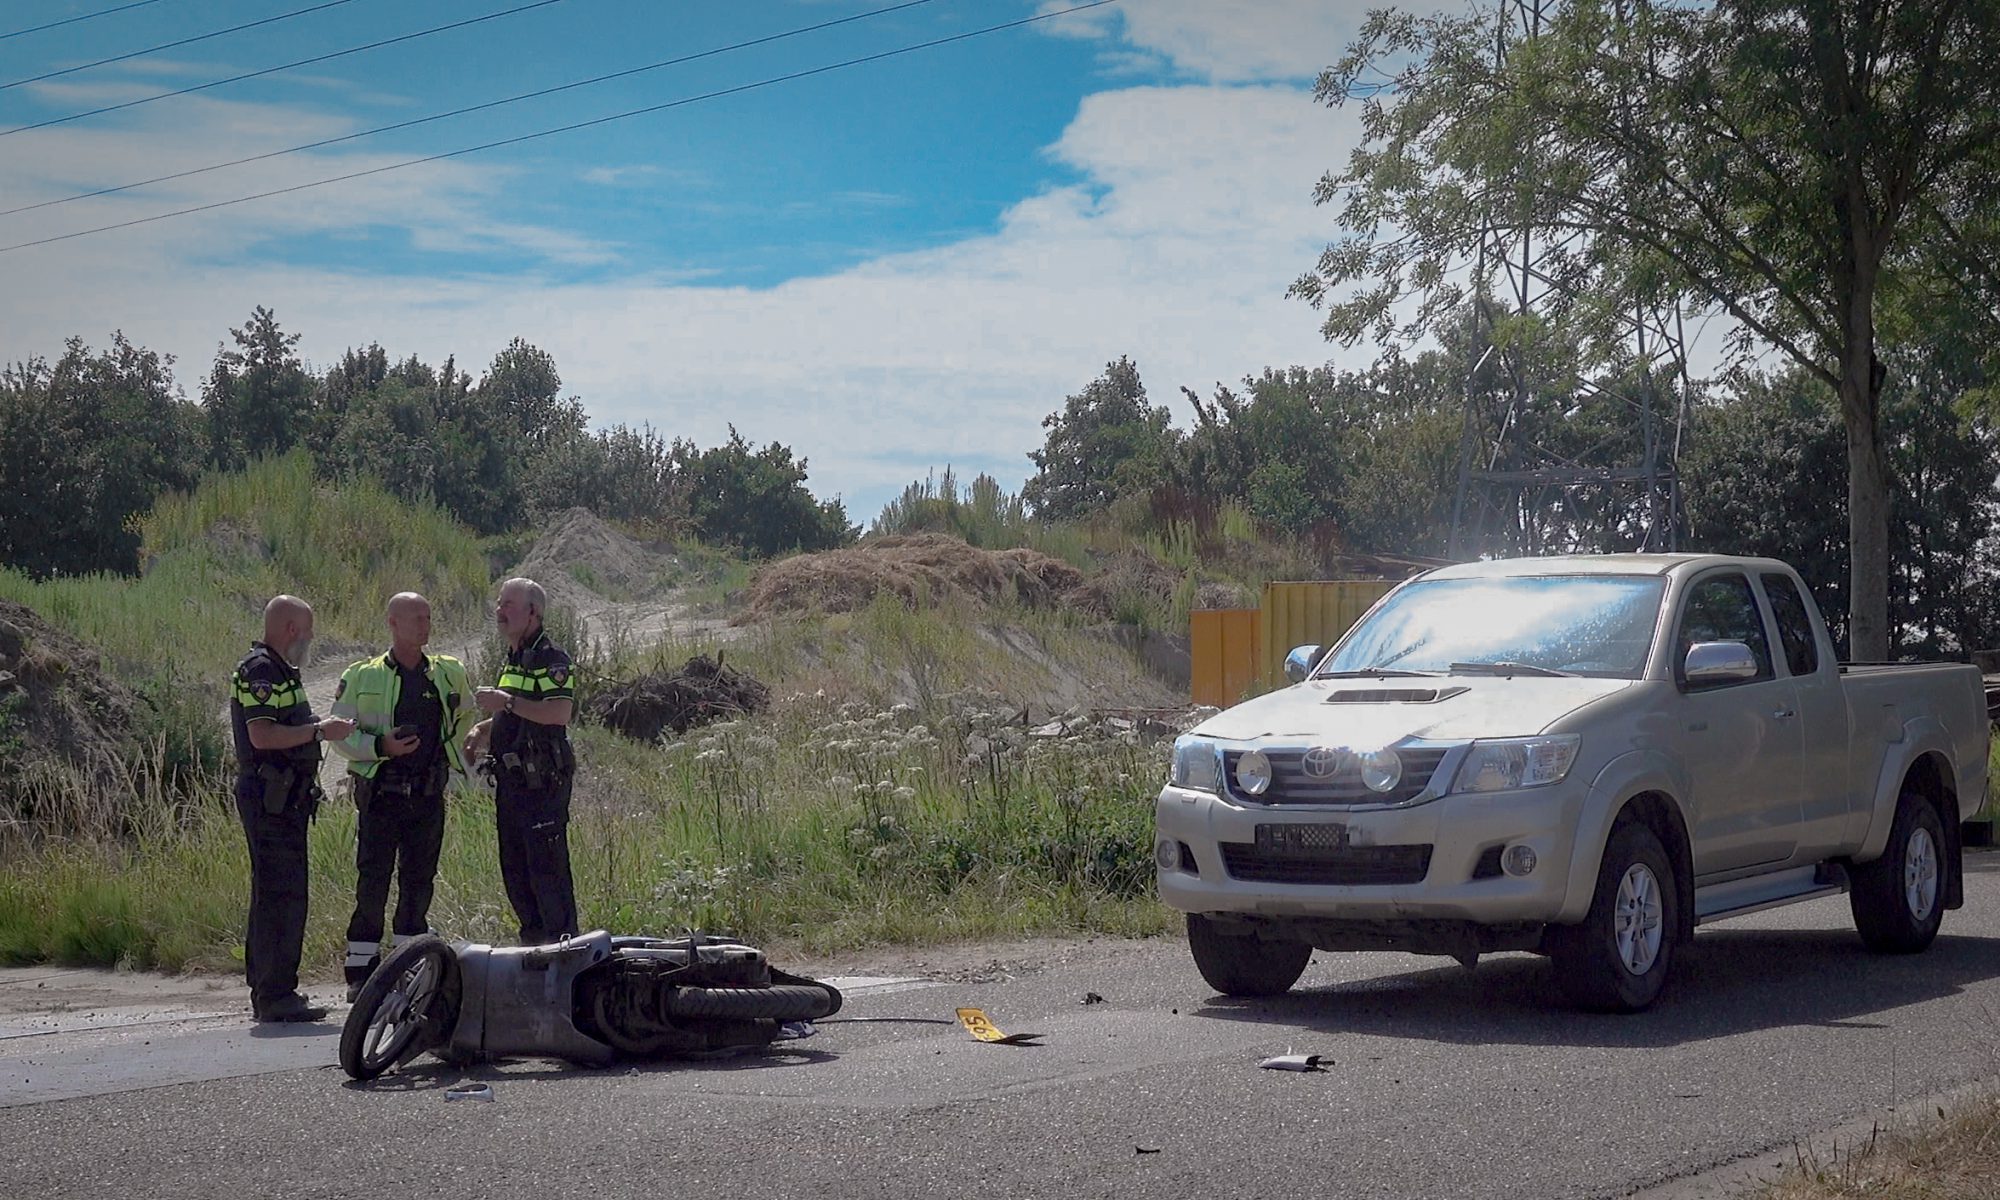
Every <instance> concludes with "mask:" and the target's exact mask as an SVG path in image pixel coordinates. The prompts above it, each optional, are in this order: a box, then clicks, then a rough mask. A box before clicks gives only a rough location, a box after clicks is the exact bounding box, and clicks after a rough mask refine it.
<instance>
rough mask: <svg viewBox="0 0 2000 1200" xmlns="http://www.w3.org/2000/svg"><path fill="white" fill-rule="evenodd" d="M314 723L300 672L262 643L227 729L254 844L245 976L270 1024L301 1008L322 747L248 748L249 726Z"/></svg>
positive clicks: (243, 666)
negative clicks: (310, 846)
mask: <svg viewBox="0 0 2000 1200" xmlns="http://www.w3.org/2000/svg"><path fill="white" fill-rule="evenodd" d="M252 721H276V722H277V723H278V724H280V725H311V724H314V723H315V718H314V717H313V712H312V707H311V706H310V705H309V704H307V703H306V692H305V687H304V685H303V684H302V683H301V682H300V680H299V672H298V668H296V667H294V666H292V665H291V664H290V663H288V662H286V661H285V660H284V659H283V658H281V657H280V656H279V655H278V653H277V651H275V650H273V649H271V647H269V646H267V645H265V644H264V643H262V642H252V643H251V644H250V653H249V654H247V655H245V656H244V658H243V661H242V662H240V663H238V664H237V665H236V674H235V675H234V676H233V677H232V678H231V680H230V697H229V724H230V730H231V732H232V733H233V734H234V736H235V739H236V812H237V815H238V816H240V817H241V818H242V820H243V834H244V837H245V838H247V839H248V840H249V843H250V918H249V922H248V927H247V929H246V930H245V934H244V942H243V974H244V976H245V978H246V979H247V980H248V982H249V984H250V1006H251V1008H252V1010H254V1011H255V1012H256V1013H257V1015H259V1016H264V1015H265V1014H267V1013H270V1012H272V1011H273V1010H274V1009H277V1008H282V1007H283V1006H285V1005H287V1004H291V1003H295V1002H296V1001H295V997H296V996H297V994H298V986H299V953H300V948H301V946H302V945H303V943H304V941H305V932H306V825H307V824H308V823H309V822H310V821H311V820H312V817H313V815H314V814H315V813H316V812H317V811H318V809H319V797H320V790H319V755H320V747H319V742H318V741H317V740H315V741H311V742H307V743H306V744H305V745H303V746H299V747H296V748H294V749H291V750H259V749H257V748H256V747H255V746H252V745H251V744H250V728H249V727H250V722H252Z"/></svg>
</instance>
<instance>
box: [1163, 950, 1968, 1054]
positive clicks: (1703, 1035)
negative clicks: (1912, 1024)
mask: <svg viewBox="0 0 2000 1200" xmlns="http://www.w3.org/2000/svg"><path fill="white" fill-rule="evenodd" d="M1680 954H1681V957H1680V959H1679V961H1678V962H1677V963H1676V964H1675V967H1674V972H1675V974H1674V978H1673V980H1672V981H1671V982H1670V983H1669V984H1668V987H1667V991H1666V994H1665V995H1664V996H1663V997H1662V998H1661V1000H1660V1002H1659V1003H1658V1004H1657V1005H1656V1006H1655V1007H1654V1008H1653V1009H1652V1010H1650V1011H1648V1012H1644V1013H1638V1014H1634V1015H1624V1016H1621V1015H1609V1014H1600V1013H1585V1012H1578V1011H1576V1010H1574V1009H1571V1008H1568V1007H1566V1006H1565V1004H1564V1002H1563V1000H1562V998H1561V994H1560V992H1559V991H1558V989H1557V987H1556V984H1555V979H1554V976H1553V974H1552V972H1551V968H1550V965H1549V963H1548V962H1547V961H1546V960H1544V959H1539V958H1533V957H1530V956H1526V955H1508V956H1506V957H1504V958H1492V959H1487V960H1485V961H1484V962H1482V963H1481V964H1480V966H1479V967H1478V968H1477V969H1476V970H1472V971H1468V970H1466V969H1465V968H1463V967H1460V966H1456V965H1449V966H1442V967H1438V968H1435V969H1429V970H1419V971H1409V972H1405V973H1402V974H1398V975H1383V976H1377V977H1375V978H1372V979H1365V980H1358V981H1355V982H1350V983H1339V984H1334V985H1332V986H1329V987H1320V988H1300V989H1297V990H1295V991H1293V992H1290V993H1288V994H1286V995H1284V996H1278V997H1273V998H1270V999H1265V1000H1239V999H1232V998H1229V997H1222V996H1218V997H1215V998H1213V999H1211V1000H1209V1001H1208V1002H1207V1003H1206V1004H1205V1005H1204V1006H1203V1007H1202V1008H1200V1009H1198V1010H1196V1012H1195V1014H1194V1015H1196V1016H1199V1017H1206V1018H1211V1019H1215V1020H1224V1021H1253V1022H1264V1023H1269V1024H1273V1025H1289V1026H1296V1027H1298V1028H1301V1029H1311V1030H1315V1031H1319V1032H1326V1033H1331V1032H1351V1033H1372V1034H1379V1035H1381V1036H1384V1037H1407V1038H1421V1039H1424V1040H1427V1041H1438V1042H1453V1043H1466V1044H1502V1045H1505V1044H1515V1045H1526V1046H1543V1045H1565V1046H1568V1045H1583V1046H1630V1047H1647V1046H1674V1045H1679V1044H1681V1043H1684V1042H1695V1041H1702V1040H1706V1039H1709V1038H1716V1037H1726V1036H1728V1035H1730V1034H1736V1033H1746V1032H1750V1031H1754V1030H1759V1029H1769V1028H1777V1027H1782V1026H1789V1025H1821V1026H1828V1027H1835V1028H1860V1029H1866V1028H1880V1027H1882V1026H1883V1025H1884V1024H1885V1022H1884V1021H1883V1020H1882V1019H1881V1017H1882V1014H1884V1013H1887V1012H1890V1011H1893V1010H1895V1009H1897V1008H1901V1007H1904V1006H1906V1005H1911V1004H1918V1003H1921V1002H1923V1001H1927V1000H1936V999H1939V998H1942V997H1945V996H1950V995H1954V994H1957V993H1958V992H1961V991H1963V990H1964V989H1965V988H1967V987H1968V986H1971V985H1974V984H1979V983H1984V982H1986V981H1988V980H1992V979H1995V978H2000V939H1994V938H1985V937H1966V936H1951V935H1944V936H1940V937H1939V938H1938V940H1937V941H1936V942H1935V943H1933V944H1932V946H1931V948H1930V949H1929V950H1928V951H1926V952H1925V953H1923V954H1918V955H1907V956H1893V955H1874V954H1869V953H1867V952H1866V951H1864V950H1863V949H1862V948H1861V946H1860V944H1859V943H1858V942H1857V941H1856V939H1855V936H1854V934H1853V933H1851V932H1847V931H1844V930H1843V931H1834V930H1809V931H1796V930H1791V931H1775V930H1742V931H1730V930H1715V931H1708V932H1704V933H1702V934H1700V935H1698V936H1697V937H1696V938H1695V940H1694V944H1693V945H1692V946H1685V947H1682V948H1681V951H1680ZM1324 956H1325V952H1321V953H1320V954H1319V955H1316V956H1315V957H1316V958H1323V957H1324Z"/></svg>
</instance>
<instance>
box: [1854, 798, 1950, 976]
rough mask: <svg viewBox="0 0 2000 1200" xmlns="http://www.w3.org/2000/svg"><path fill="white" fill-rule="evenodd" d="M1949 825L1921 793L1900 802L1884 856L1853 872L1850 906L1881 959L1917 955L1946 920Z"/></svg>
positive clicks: (1868, 943) (1857, 925) (1864, 936)
mask: <svg viewBox="0 0 2000 1200" xmlns="http://www.w3.org/2000/svg"><path fill="white" fill-rule="evenodd" d="M1944 861H1945V858H1944V826H1943V825H1941V824H1939V823H1938V815H1937V809H1936V808H1934V807H1932V806H1931V802H1930V801H1929V800H1927V799H1925V798H1924V796H1923V795H1921V794H1920V793H1918V792H1914V791H1909V790H1905V791H1904V792H1903V794H1902V795H1901V796H1900V797H1898V798H1897V800H1896V823H1895V825H1893V826H1891V827H1890V829H1889V844H1888V845H1887V846H1884V847H1883V848H1882V857H1880V858H1878V859H1876V860H1875V861H1874V862H1871V863H1863V864H1861V865H1860V866H1858V867H1854V868H1852V869H1851V871H1850V872H1849V877H1850V878H1851V879H1852V881H1853V885H1852V888H1851V890H1850V891H1849V892H1848V894H1847V903H1848V906H1849V907H1850V908H1852V909H1853V910H1854V928H1855V929H1857V930H1859V931H1860V932H1861V943H1862V945H1864V946H1867V947H1868V948H1869V949H1870V950H1872V951H1874V952H1875V953H1877V954H1915V953H1916V952H1918V951H1919V950H1922V949H1924V948H1925V947H1926V946H1929V945H1930V944H1931V942H1932V940H1933V939H1935V938H1936V937H1937V932H1938V925H1939V924H1940V923H1942V922H1943V920H1944V884H1945V879H1944V871H1945V867H1944Z"/></svg>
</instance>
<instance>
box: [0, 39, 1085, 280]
mask: <svg viewBox="0 0 2000 1200" xmlns="http://www.w3.org/2000/svg"><path fill="white" fill-rule="evenodd" d="M1116 3H1118V0H1089V2H1088V3H1085V4H1077V5H1073V6H1071V7H1069V8H1058V9H1053V10H1051V11H1048V12H1040V13H1036V14H1035V15H1033V16H1029V17H1021V18H1019V19H1017V20H1013V21H1003V22H1001V23H1000V24H998V25H988V26H985V27H984V28H981V29H972V30H967V31H966V32H964V33H954V34H951V35H949V36H947V37H941V38H932V39H931V40H930V41H927V42H917V43H915V44H913V45H909V46H899V47H897V48H896V49H894V50H882V51H879V52H877V53H874V54H864V55H861V56H860V57H858V58H849V59H843V60H842V61H840V62H837V63H828V64H827V65H825V66H819V67H808V68H806V69H805V70H803V71H792V72H790V73H788V74H784V75H774V76H772V77H770V78H768V79H760V80H757V81H756V82H754V83H740V84H737V85H736V86H734V87H726V88H718V89H716V90H715V91H712V92H703V93H701V94H699V95H695V96H683V97H682V98H681V99H679V100H669V101H667V102H665V103H663V104H649V105H647V106H646V107H644V108H632V109H627V110H625V111H624V112H618V113H612V114H611V115H609V116H604V117H593V118H591V119H590V120H588V121H576V122H573V123H572V124H569V125H558V126H556V127H555V128H553V129H542V130H537V131H536V132H534V133H523V134H517V135H516V136H514V137H510V138H501V139H500V140H498V141H493V142H482V143H481V144H479V145H477V146H466V147H464V148H463V149H459V150H447V151H445V152H444V153H442V154H429V155H425V156H424V157H422V158H411V159H405V160H404V161H402V162H396V163H389V164H387V165H385V166H380V167H370V168H369V169H367V170H365V171H350V172H348V173H347V174H345V175H335V176H332V177H330V178H327V179H316V180H313V181H312V182H310V183H295V184H292V185H291V186H290V187H281V188H272V189H271V190H270V191H267V192H257V193H255V194H254V195H249V196H237V197H235V198H234V199H230V200H215V201H212V202H210V203H208V204H197V205H194V206H192V207H189V208H178V209H174V210H173V211H172V212H163V213H155V214H154V215H152V216H150V217H135V218H134V219H132V220H130V221H119V222H117V223H116V224H112V225H99V226H97V227H96V228H94V229H79V230H76V231H75V232H73V233H59V234H56V235H55V236H53V237H45V238H36V239H35V240H33V241H29V242H16V243H14V244H13V245H11V246H0V254H9V253H12V252H13V251H16V250H27V249H29V248H31V247H34V246H47V245H49V244H51V243H54V242H66V241H69V240H70V239H71V238H80V237H88V236H90V235H91V234H96V233H110V232H111V231H113V230H116V229H130V228H132V227H133V226H135V225H150V224H152V223H153V222H155V221H165V220H168V219H170V218H173V217H185V216H189V215H191V214H193V213H201V212H209V211H212V210H214V209H218V208H228V207H230V206H232V205H236V204H248V203H249V202H251V201H252V200H268V199H270V198H271V197H273V196H286V195H290V194H291V193H293V192H303V191H306V190H308V189H311V188H316V187H325V186H326V185H328V184H332V183H345V182H347V181H348V180H351V179H365V178H367V177H368V176H370V175H382V174H386V173H388V172H390V171H400V170H402V169H403V168H405V167H416V166H422V165H423V164H425V163H434V162H440V161H442V160H444V159H448V158H460V157H463V156H465V155H467V154H477V153H479V152H480V151H483V150H497V149H499V148H501V147H503V146H517V145H520V144H521V143H523V142H532V141H536V140H538V139H540V138H546V137H554V136H556V135H557V134H562V133H574V132H576V131H577V130H579V129H591V128H595V127H596V126H599V125H609V124H611V123H612V122H613V121H623V120H626V119H628V118H631V117H639V116H645V115H647V114H649V113H657V112H665V111H667V110H668V109H672V108H682V107H685V106H687V105H690V104H699V103H701V102H702V101H705V100H717V99H721V98H722V97H724V96H734V95H738V94H740V93H743V92H752V91H756V90H757V89H759V88H767V87H772V86H774V85H776V84H780V83H791V82H793V81H795V80H800V79H809V78H811V77H813V76H815V75H825V74H827V73H829V72H832V71H840V70H844V69H846V68H848V67H858V66H861V65H863V64H865V63H872V62H881V61H882V60H884V59H889V58H897V57H900V56H902V55H905V54H914V53H916V52H917V51H919V50H933V49H936V48H937V47H939V46H948V45H951V44H952V43H954V42H963V41H969V40H970V39H972V38H976V37H984V36H986V35H988V34H993V33H1001V32H1003V31H1005V30H1009V29H1019V28H1021V27H1023V26H1026V25H1033V24H1036V23H1037V22H1041V21H1048V20H1053V19H1054V18H1056V17H1066V16H1069V15H1070V14H1071V13H1079V12H1084V11H1086V10H1089V9H1093V8H1103V7H1105V6H1106V5H1108V4H1116Z"/></svg>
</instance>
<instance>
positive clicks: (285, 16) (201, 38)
mask: <svg viewBox="0 0 2000 1200" xmlns="http://www.w3.org/2000/svg"><path fill="white" fill-rule="evenodd" d="M352 3H354V0H326V2H325V3H323V4H314V5H311V6H309V7H306V8H295V9H293V10H292V11H291V12H284V13H279V14H277V15H276V16H272V17H264V18H261V19H259V20H255V21H246V22H244V23H243V24H241V25H231V26H230V27H229V28H227V29H217V30H215V31H213V32H211V33H197V34H195V35H194V36H193V37H184V38H182V39H180V40H179V41H177V42H164V43H162V44H160V45H158V46H148V47H146V48H145V49H144V50H134V51H132V52H131V53H129V54H114V55H112V56H111V57H110V58H100V59H98V60H97V61H96V62H87V63H84V64H83V65H81V66H76V67H64V68H63V69H62V70H60V71H50V72H49V73H47V74H46V75H36V76H34V77H33V78H30V79H16V80H15V81H14V82H12V83H0V92H4V91H6V90H7V89H8V88H17V87H20V86H21V85H23V84H28V83H40V82H41V81H42V80H44V79H54V78H56V77H57V76H59V75H74V74H76V73H77V72H78V71H88V70H90V69H91V68H92V67H103V66H109V65H110V64H112V63H116V62H124V61H125V60H126V59H128V58H142V57H144V56H145V55H148V54H158V53H159V52H160V51H162V50H172V49H174V48H175V47H178V46H191V45H193V44H194V43H196V42H205V41H207V40H209V39H210V38H219V37H221V36H222V35H224V34H226V33H241V32H243V31H244V30H246V29H255V28H257V27H258V26H259V25H275V24H277V23H278V22H279V21H289V20H291V19H292V18H293V17H303V16H305V15H306V14H307V13H316V12H319V11H320V10H322V9H327V8H339V7H340V6H341V5H343V4H352Z"/></svg>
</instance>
